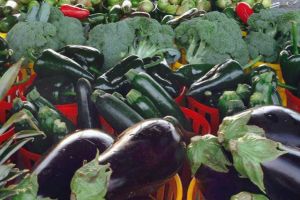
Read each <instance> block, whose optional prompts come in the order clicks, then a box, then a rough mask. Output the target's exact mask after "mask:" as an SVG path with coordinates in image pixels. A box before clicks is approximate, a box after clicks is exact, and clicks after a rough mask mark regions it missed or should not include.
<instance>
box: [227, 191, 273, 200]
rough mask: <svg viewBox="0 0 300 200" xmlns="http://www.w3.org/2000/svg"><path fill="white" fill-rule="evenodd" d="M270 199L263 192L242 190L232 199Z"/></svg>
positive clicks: (231, 199)
mask: <svg viewBox="0 0 300 200" xmlns="http://www.w3.org/2000/svg"><path fill="white" fill-rule="evenodd" d="M245 199H248V200H269V199H268V198H267V197H266V196H264V195H262V194H252V193H249V192H240V193H238V194H236V195H233V196H232V197H231V198H230V200H245Z"/></svg>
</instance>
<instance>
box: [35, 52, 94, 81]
mask: <svg viewBox="0 0 300 200" xmlns="http://www.w3.org/2000/svg"><path fill="white" fill-rule="evenodd" d="M34 71H35V72H36V73H37V74H38V76H43V77H46V76H49V75H54V76H56V75H59V74H64V75H67V76H69V77H70V78H72V79H73V80H75V81H77V80H78V79H79V78H86V79H87V80H89V81H91V82H93V81H94V76H93V75H92V74H91V73H90V72H89V71H87V70H85V69H84V68H83V67H81V66H80V65H79V64H78V63H77V62H75V61H73V60H72V59H70V58H68V57H66V56H64V55H62V54H59V53H57V52H55V51H54V50H52V49H46V50H44V51H43V52H42V54H41V56H40V57H39V58H38V59H37V60H36V61H35V63H34Z"/></svg>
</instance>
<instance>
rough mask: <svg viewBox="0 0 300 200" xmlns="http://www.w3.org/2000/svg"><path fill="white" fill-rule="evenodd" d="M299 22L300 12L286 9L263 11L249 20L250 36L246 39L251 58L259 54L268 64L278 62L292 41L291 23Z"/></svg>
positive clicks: (299, 26)
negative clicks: (283, 49) (285, 46)
mask: <svg viewBox="0 0 300 200" xmlns="http://www.w3.org/2000/svg"><path fill="white" fill-rule="evenodd" d="M292 21H296V22H298V29H299V34H300V12H299V11H296V10H295V11H288V10H286V9H263V10H261V11H260V12H259V13H254V14H253V15H251V17H250V18H249V20H248V24H249V34H248V35H247V37H246V38H245V41H246V43H247V45H248V49H249V53H250V57H251V58H255V57H256V56H257V55H258V54H260V55H262V56H263V59H264V61H266V62H277V61H278V56H279V53H280V50H281V49H282V48H283V47H284V45H285V44H286V42H287V41H288V40H290V37H291V36H290V30H291V22H292Z"/></svg>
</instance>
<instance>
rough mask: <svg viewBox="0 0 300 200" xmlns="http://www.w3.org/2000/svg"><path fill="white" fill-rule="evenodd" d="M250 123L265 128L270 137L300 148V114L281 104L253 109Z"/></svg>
mask: <svg viewBox="0 0 300 200" xmlns="http://www.w3.org/2000/svg"><path fill="white" fill-rule="evenodd" d="M252 110H253V112H252V113H251V118H250V121H249V123H248V124H249V125H256V126H259V127H260V128H262V129H264V131H265V134H266V136H267V137H268V138H269V139H272V140H275V141H278V142H281V143H282V144H284V145H287V146H293V147H298V148H300V132H299V130H300V114H299V113H297V112H295V111H293V110H290V109H288V108H284V107H281V106H273V105H270V106H262V107H257V108H253V109H252Z"/></svg>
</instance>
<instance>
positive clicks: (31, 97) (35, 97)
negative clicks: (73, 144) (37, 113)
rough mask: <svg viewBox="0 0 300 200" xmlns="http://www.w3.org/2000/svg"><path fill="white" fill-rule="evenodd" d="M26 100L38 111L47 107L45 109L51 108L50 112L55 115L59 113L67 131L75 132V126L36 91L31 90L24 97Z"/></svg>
mask: <svg viewBox="0 0 300 200" xmlns="http://www.w3.org/2000/svg"><path fill="white" fill-rule="evenodd" d="M26 98H27V100H28V101H30V102H31V103H33V104H34V105H35V106H36V107H37V108H38V109H39V110H40V109H41V108H42V107H44V106H47V107H49V108H51V109H52V110H54V111H55V112H56V113H59V115H60V119H61V121H63V122H65V123H66V125H67V127H68V130H69V131H74V130H75V126H74V125H73V124H72V122H71V121H70V120H68V119H67V118H66V117H65V116H64V115H62V114H61V113H60V112H59V111H58V110H57V109H56V108H55V106H53V105H52V104H51V103H50V102H49V101H48V100H46V99H45V98H44V97H42V96H41V95H40V93H39V92H38V91H37V90H36V89H33V90H31V91H30V92H29V93H28V94H27V95H26Z"/></svg>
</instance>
